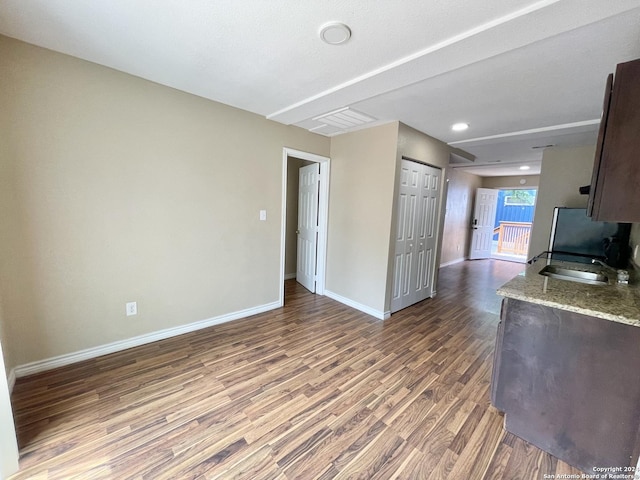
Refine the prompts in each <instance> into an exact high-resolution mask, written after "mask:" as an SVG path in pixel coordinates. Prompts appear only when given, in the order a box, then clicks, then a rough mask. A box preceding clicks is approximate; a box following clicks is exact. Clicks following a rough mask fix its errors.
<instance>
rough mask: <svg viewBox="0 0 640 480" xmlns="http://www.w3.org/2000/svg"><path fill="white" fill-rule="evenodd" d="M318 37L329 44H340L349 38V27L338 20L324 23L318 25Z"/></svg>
mask: <svg viewBox="0 0 640 480" xmlns="http://www.w3.org/2000/svg"><path fill="white" fill-rule="evenodd" d="M320 38H321V39H322V41H323V42H326V43H328V44H329V45H340V44H341V43H344V42H346V41H347V40H349V39H350V38H351V29H350V28H349V27H347V26H346V25H345V24H344V23H340V22H331V23H326V24H324V25H323V26H322V27H320Z"/></svg>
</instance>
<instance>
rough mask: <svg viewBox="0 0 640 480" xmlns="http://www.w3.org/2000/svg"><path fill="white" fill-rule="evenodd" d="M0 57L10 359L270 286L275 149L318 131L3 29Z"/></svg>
mask: <svg viewBox="0 0 640 480" xmlns="http://www.w3.org/2000/svg"><path fill="white" fill-rule="evenodd" d="M0 72H2V75H1V76H0V132H3V133H0V135H4V137H3V138H0V140H1V141H0V144H2V146H1V147H0V226H1V227H0V242H1V243H0V244H1V245H2V248H1V249H0V294H1V296H2V297H3V303H4V317H5V323H6V325H5V326H6V332H5V333H6V335H7V337H8V338H7V342H8V343H10V344H11V348H10V349H9V353H10V355H9V356H8V363H9V366H10V367H12V366H16V365H20V364H24V363H27V362H31V361H35V360H40V359H44V358H49V357H52V356H56V355H61V354H65V353H70V352H74V351H78V350H81V349H85V348H90V347H94V346H98V345H103V344H106V343H110V342H114V341H117V340H122V339H127V338H130V337H134V336H137V335H141V334H145V333H149V332H154V331H158V330H162V329H166V328H170V327H175V326H179V325H183V324H188V323H191V322H195V321H199V320H203V319H207V318H211V317H215V316H218V315H223V314H227V313H230V312H235V311H239V310H243V309H247V308H252V307H256V306H260V305H265V304H270V303H272V302H276V301H277V300H278V295H279V269H280V265H279V263H280V231H281V227H280V218H281V216H280V212H281V191H282V190H281V189H282V149H283V147H284V146H287V147H291V148H295V149H298V150H302V151H308V152H313V153H317V154H320V155H328V154H329V144H330V142H329V139H328V138H325V137H322V136H319V135H314V134H311V133H309V132H307V131H305V130H302V129H299V128H295V127H287V126H284V125H281V124H278V123H275V122H270V121H267V120H265V119H264V118H262V117H261V116H258V115H254V114H250V113H247V112H244V111H241V110H238V109H234V108H231V107H228V106H224V105H221V104H218V103H214V102H211V101H207V100H204V99H202V98H199V97H196V96H193V95H189V94H185V93H182V92H179V91H176V90H173V89H170V88H166V87H163V86H160V85H157V84H154V83H151V82H148V81H145V80H142V79H139V78H136V77H132V76H130V75H126V74H123V73H120V72H117V71H114V70H111V69H108V68H104V67H101V66H98V65H95V64H92V63H88V62H85V61H82V60H78V59H74V58H72V57H68V56H65V55H61V54H57V53H54V52H51V51H48V50H44V49H41V48H38V47H34V46H30V45H27V44H25V43H21V42H18V41H14V40H10V39H8V38H6V37H0ZM371 191H372V192H375V190H371ZM373 197H374V198H375V197H376V195H373ZM260 209H266V210H267V212H268V220H267V221H266V222H261V221H259V220H258V212H259V210H260ZM128 301H137V302H138V310H139V314H138V315H137V316H135V317H126V316H125V314H124V312H125V302H128Z"/></svg>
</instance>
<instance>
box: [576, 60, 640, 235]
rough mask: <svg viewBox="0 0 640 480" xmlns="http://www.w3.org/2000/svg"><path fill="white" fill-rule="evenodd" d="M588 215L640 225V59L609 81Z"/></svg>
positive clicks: (622, 67)
mask: <svg viewBox="0 0 640 480" xmlns="http://www.w3.org/2000/svg"><path fill="white" fill-rule="evenodd" d="M587 212H588V215H589V216H591V218H592V219H593V220H599V221H609V222H632V223H640V59H638V60H634V61H632V62H626V63H620V64H618V66H617V68H616V73H615V77H614V76H613V75H609V78H608V79H607V87H606V91H605V96H604V106H603V113H602V121H601V123H600V132H599V134H598V144H597V147H596V157H595V161H594V164H593V175H592V177H591V189H590V192H589V205H588V207H587Z"/></svg>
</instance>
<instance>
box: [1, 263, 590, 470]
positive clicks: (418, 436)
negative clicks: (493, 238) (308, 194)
mask: <svg viewBox="0 0 640 480" xmlns="http://www.w3.org/2000/svg"><path fill="white" fill-rule="evenodd" d="M522 269H523V266H522V265H519V264H513V263H508V262H501V261H494V260H482V261H474V262H464V263H461V264H457V265H453V266H450V267H446V268H444V269H442V270H441V272H440V279H439V285H438V295H437V297H436V298H434V299H430V300H426V301H424V302H421V303H419V304H417V305H415V306H413V307H410V308H407V309H405V310H403V311H401V312H398V313H397V314H394V315H393V316H392V317H391V319H389V320H386V321H384V322H383V321H380V320H376V319H374V318H372V317H370V316H367V315H365V314H363V313H360V312H358V311H356V310H353V309H351V308H349V307H346V306H344V305H342V304H340V303H337V302H335V301H333V300H331V299H329V298H327V297H322V296H317V295H312V294H309V293H308V292H307V291H306V290H304V288H302V287H301V286H299V285H298V284H297V283H296V282H295V281H294V280H290V281H287V283H286V287H285V288H286V306H285V307H284V308H282V309H278V310H274V311H271V312H267V313H265V314H261V315H257V316H254V317H251V318H248V319H244V320H239V321H235V322H231V323H226V324H223V325H218V326H215V327H211V328H208V329H205V330H200V331H198V332H194V333H190V334H186V335H182V336H180V337H175V338H172V339H169V340H164V341H160V342H156V343H153V344H149V345H145V346H142V347H137V348H133V349H130V350H127V351H124V352H120V353H116V354H112V355H107V356H104V357H100V358H98V359H94V360H90V361H86V362H82V363H77V364H74V365H71V366H67V367H63V368H59V369H56V370H53V371H49V372H46V373H43V374H39V375H35V376H32V377H28V378H21V379H19V380H18V382H17V384H16V386H15V388H14V392H13V404H14V409H15V416H16V422H17V428H18V436H19V444H20V471H19V472H18V473H17V474H16V475H15V476H13V477H11V478H12V479H15V480H17V479H27V478H37V479H40V478H43V479H44V478H48V479H62V478H64V479H71V478H73V479H89V478H91V479H125V478H127V479H128V478H132V479H154V480H155V479H165V478H166V479H188V478H189V479H190V478H194V479H195V478H198V479H232V478H246V479H252V480H256V479H283V480H285V479H288V480H292V479H305V480H306V479H313V478H318V479H330V478H366V479H373V478H381V479H392V478H398V479H401V478H407V479H465V480H466V479H471V480H475V479H509V480H513V479H519V478H520V479H527V480H529V479H541V478H543V474H545V473H547V474H554V473H555V474H559V473H566V474H571V473H574V474H579V473H580V472H579V471H577V470H575V469H572V468H571V467H569V466H568V465H566V464H564V463H562V462H560V461H558V460H557V459H555V458H554V457H552V456H550V455H548V454H546V453H544V452H542V451H540V450H539V449H537V448H535V447H533V446H532V445H530V444H528V443H526V442H524V441H522V440H520V439H519V438H517V437H515V436H513V435H511V434H508V433H506V432H505V431H504V430H503V428H502V424H503V417H502V416H501V415H500V414H499V412H497V411H496V410H495V409H494V408H493V407H491V406H490V405H489V380H490V374H491V360H492V354H493V347H494V341H495V333H496V327H497V324H498V312H499V308H500V298H499V297H498V296H496V295H495V293H494V292H495V289H496V288H497V287H498V286H499V285H500V284H502V283H503V282H505V281H506V280H508V279H509V278H511V277H512V276H514V275H516V274H517V273H519V272H520V271H521V270H522Z"/></svg>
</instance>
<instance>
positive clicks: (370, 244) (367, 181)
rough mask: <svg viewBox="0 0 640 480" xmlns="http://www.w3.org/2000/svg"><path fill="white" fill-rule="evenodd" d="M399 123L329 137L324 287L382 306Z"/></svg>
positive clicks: (359, 301) (380, 308)
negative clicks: (328, 190)
mask: <svg viewBox="0 0 640 480" xmlns="http://www.w3.org/2000/svg"><path fill="white" fill-rule="evenodd" d="M397 141H398V123H397V122H393V123H389V124H386V125H382V126H378V127H372V128H369V129H366V130H360V131H357V132H352V133H346V134H343V135H338V136H336V137H333V138H332V139H331V180H330V192H329V195H330V197H329V227H328V245H327V279H326V288H327V290H329V291H330V292H333V293H336V294H338V295H341V296H343V297H346V298H348V299H350V300H352V301H355V302H358V303H360V304H362V305H365V306H367V307H369V308H371V309H374V310H376V311H379V312H381V311H384V310H385V309H384V307H385V304H384V299H385V293H386V292H385V290H386V276H387V264H388V256H389V228H390V225H391V210H392V205H393V189H394V183H395V171H396V148H397Z"/></svg>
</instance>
